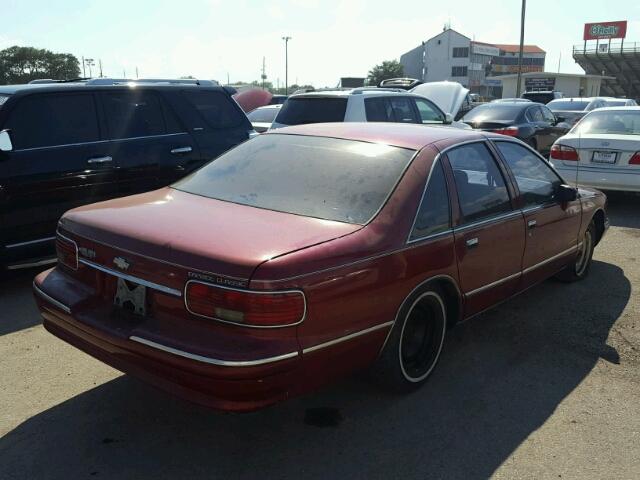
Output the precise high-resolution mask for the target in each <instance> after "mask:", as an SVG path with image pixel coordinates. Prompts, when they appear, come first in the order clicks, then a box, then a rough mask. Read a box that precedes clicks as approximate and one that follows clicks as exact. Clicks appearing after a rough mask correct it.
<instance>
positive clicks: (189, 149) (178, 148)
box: [171, 147, 193, 154]
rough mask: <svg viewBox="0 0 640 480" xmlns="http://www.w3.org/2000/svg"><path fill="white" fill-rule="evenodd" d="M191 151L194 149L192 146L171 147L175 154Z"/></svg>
mask: <svg viewBox="0 0 640 480" xmlns="http://www.w3.org/2000/svg"><path fill="white" fill-rule="evenodd" d="M191 151H193V148H191V147H177V148H172V149H171V153H173V154H178V153H189V152H191Z"/></svg>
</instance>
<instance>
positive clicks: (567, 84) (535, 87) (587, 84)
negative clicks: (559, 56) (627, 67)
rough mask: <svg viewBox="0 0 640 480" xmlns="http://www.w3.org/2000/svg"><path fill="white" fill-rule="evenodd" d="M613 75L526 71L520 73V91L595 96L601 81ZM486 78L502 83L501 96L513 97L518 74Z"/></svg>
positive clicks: (598, 93) (597, 94) (570, 95)
mask: <svg viewBox="0 0 640 480" xmlns="http://www.w3.org/2000/svg"><path fill="white" fill-rule="evenodd" d="M612 79H613V77H603V76H602V75H582V74H579V73H553V72H527V73H523V74H522V78H521V80H520V92H530V91H540V90H546V91H549V90H555V91H557V92H562V94H563V95H564V96H565V97H597V96H599V95H600V94H601V86H602V82H603V81H606V80H612ZM487 80H489V81H492V82H493V81H496V82H499V83H501V84H502V98H514V97H515V96H516V87H517V85H518V74H517V73H514V74H511V75H502V76H499V77H490V78H488V79H487Z"/></svg>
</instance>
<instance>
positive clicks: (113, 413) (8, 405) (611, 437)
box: [0, 195, 640, 480]
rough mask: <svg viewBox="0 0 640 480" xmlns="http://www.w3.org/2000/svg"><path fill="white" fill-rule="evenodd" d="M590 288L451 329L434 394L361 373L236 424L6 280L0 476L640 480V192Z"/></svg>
mask: <svg viewBox="0 0 640 480" xmlns="http://www.w3.org/2000/svg"><path fill="white" fill-rule="evenodd" d="M609 215H610V217H611V223H612V227H611V229H610V231H609V233H608V234H607V236H606V237H605V239H604V240H603V242H602V243H601V244H600V245H599V246H598V247H597V249H596V253H595V256H594V263H593V266H592V271H591V274H590V276H589V278H588V279H587V280H585V281H584V282H581V283H576V284H571V285H566V284H562V283H558V282H556V281H547V282H545V283H544V284H542V285H539V286H537V287H535V288H533V289H531V290H529V291H527V292H526V293H524V294H522V295H521V296H519V297H518V298H516V299H514V300H512V301H510V302H508V303H505V304H503V305H501V306H499V307H498V308H495V309H494V310H492V311H490V312H488V313H486V314H484V315H482V316H480V317H477V318H475V319H474V320H472V321H470V322H467V323H465V324H463V325H460V326H458V327H456V328H455V329H454V330H453V331H451V332H450V335H449V336H448V338H447V340H446V344H445V349H444V354H443V358H442V359H441V363H440V365H439V367H438V369H437V370H436V372H435V373H434V375H433V377H432V379H431V380H430V381H429V383H428V384H427V385H426V386H425V388H423V389H421V390H420V391H418V392H416V393H415V394H413V395H410V396H405V397H397V396H393V395H388V394H383V393H380V392H379V391H378V390H376V388H375V387H374V386H372V385H370V384H369V383H368V382H367V381H366V379H364V378H360V377H355V378H351V379H349V380H347V381H344V382H342V383H341V384H339V385H335V386H333V387H330V388H328V389H325V390H323V391H321V392H318V393H316V394H314V395H310V396H307V397H305V398H301V399H295V400H292V401H289V402H288V403H285V404H282V405H278V406H276V407H273V408H270V409H268V410H265V411H262V412H256V413H252V414H244V415H229V414H221V413H217V412H212V411H208V410H205V409H202V408H200V407H197V406H193V405H191V404H188V403H184V402H182V401H180V400H176V399H173V398H171V397H169V396H166V395H165V394H162V393H159V392H157V391H156V390H154V389H153V388H151V387H148V386H146V385H144V384H141V383H139V382H138V381H136V380H134V379H132V378H130V377H127V376H124V375H122V374H120V373H119V372H117V371H115V370H113V369H111V368H109V367H107V366H105V365H103V364H101V363H100V362H98V361H96V360H94V359H92V358H91V357H89V356H87V355H85V354H84V353H81V352H79V351H77V350H75V349H74V348H72V347H70V346H68V345H66V344H65V343H63V342H62V341H60V340H58V339H56V338H55V337H53V336H52V335H50V334H48V333H47V332H46V331H45V330H44V329H43V328H42V326H41V324H40V319H39V316H38V314H37V313H36V309H35V306H34V304H33V301H32V297H31V280H32V278H33V275H34V273H35V272H33V271H29V272H20V273H19V274H14V275H11V276H10V277H9V278H6V279H5V280H3V281H2V282H1V283H0V306H1V308H0V365H1V369H0V372H1V373H0V375H1V377H0V436H1V437H0V479H3V480H4V479H40V478H42V479H76V478H78V479H82V478H108V479H146V478H149V479H160V478H176V479H183V478H208V479H214V478H215V479H217V478H220V479H254V478H261V479H262V478H269V479H271V478H278V479H280V478H296V479H297V478H304V479H313V478H323V479H324V478H350V479H355V478H363V479H364V478H366V479H373V478H385V479H392V478H402V479H408V478H421V479H424V478H447V479H449V478H461V479H462V478H464V479H472V478H474V479H475V478H487V477H494V478H504V479H515V478H531V479H534V478H535V479H539V478H563V479H567V478H576V479H578V478H579V479H585V478H615V479H638V478H640V322H639V321H638V319H639V316H640V292H639V287H640V197H631V196H624V195H615V196H611V198H610V206H609Z"/></svg>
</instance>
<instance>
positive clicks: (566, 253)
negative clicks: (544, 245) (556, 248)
mask: <svg viewBox="0 0 640 480" xmlns="http://www.w3.org/2000/svg"><path fill="white" fill-rule="evenodd" d="M577 249H578V246H577V245H575V246H573V247H571V248H567V249H566V250H564V251H562V252H560V253H557V254H555V255H554V256H552V257H549V258H547V259H546V260H543V261H541V262H539V263H536V264H535V265H531V266H530V267H527V268H525V269H524V270H522V274H523V275H524V274H525V273H529V272H531V271H533V270H535V269H536V268H539V267H542V266H544V265H546V264H547V263H551V262H553V261H554V260H557V259H558V258H561V257H564V256H565V255H569V254H570V253H572V252H574V251H576V250H577Z"/></svg>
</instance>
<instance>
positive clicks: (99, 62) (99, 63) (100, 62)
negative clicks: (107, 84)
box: [98, 60, 102, 78]
mask: <svg viewBox="0 0 640 480" xmlns="http://www.w3.org/2000/svg"><path fill="white" fill-rule="evenodd" d="M98 65H100V78H102V60H98Z"/></svg>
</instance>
